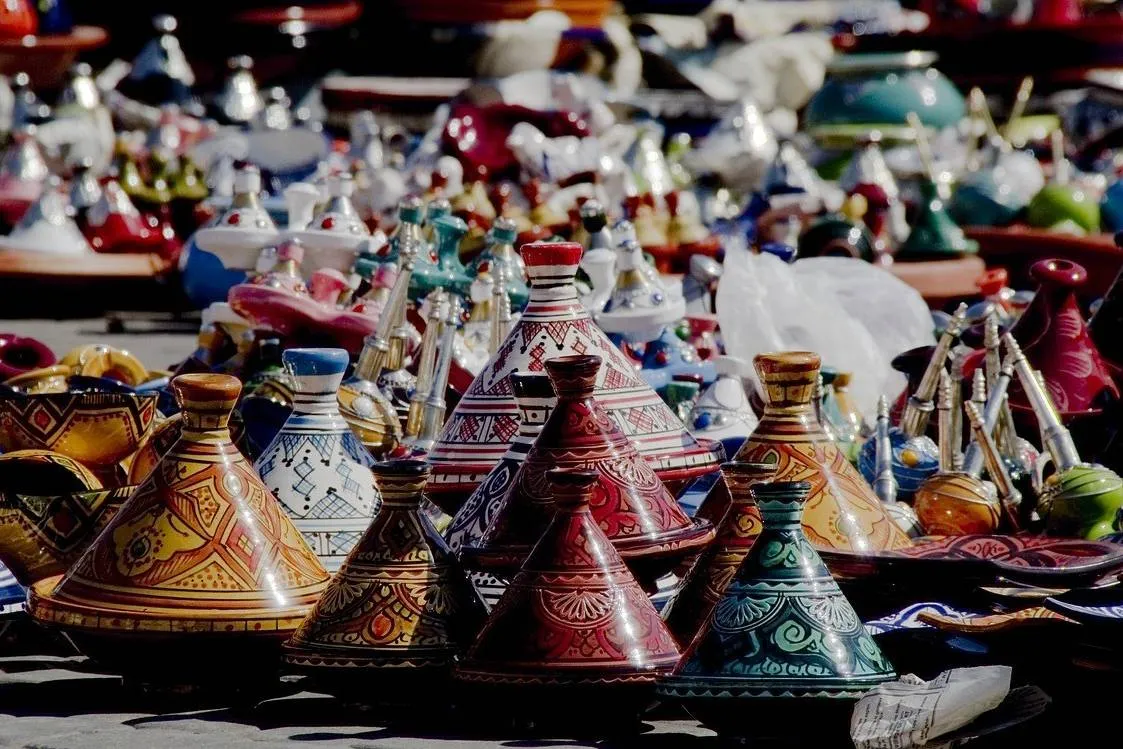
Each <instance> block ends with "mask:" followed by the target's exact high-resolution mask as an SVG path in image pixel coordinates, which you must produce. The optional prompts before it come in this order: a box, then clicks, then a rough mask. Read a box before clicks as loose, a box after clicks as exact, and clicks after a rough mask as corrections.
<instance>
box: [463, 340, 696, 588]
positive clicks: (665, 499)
mask: <svg viewBox="0 0 1123 749" xmlns="http://www.w3.org/2000/svg"><path fill="white" fill-rule="evenodd" d="M600 366H601V359H600V357H598V356H592V355H581V356H563V357H558V358H555V359H548V360H547V361H546V373H547V374H548V375H549V377H550V381H551V382H552V383H553V386H554V390H555V392H556V393H557V395H558V404H557V407H556V408H555V409H554V411H553V413H552V414H551V415H550V417H549V418H548V419H547V420H546V423H545V425H544V426H543V427H542V431H541V433H540V434H539V435H538V438H537V439H536V440H535V442H534V446H533V447H531V449H530V452H529V453H528V454H527V456H526V461H525V462H524V463H523V465H522V466H520V468H519V471H518V474H517V475H516V476H515V479H514V482H513V483H512V486H511V488H510V489H508V491H507V495H506V496H505V497H504V499H503V501H502V503H501V504H500V507H499V509H498V510H497V512H496V514H495V516H494V517H493V518H492V520H491V523H490V524H489V526H488V528H487V531H486V533H485V534H484V537H483V539H482V540H481V541H480V542H479V544H478V545H477V546H474V547H469V548H468V549H466V550H465V552H464V554H465V557H466V560H467V563H468V564H470V565H471V564H473V563H475V564H476V565H477V566H479V567H484V568H493V569H499V570H511V571H513V570H514V569H517V567H518V565H519V564H521V563H522V561H523V560H524V559H526V556H527V554H528V553H529V551H530V548H531V547H532V546H533V545H534V542H535V540H536V539H537V538H538V537H539V536H540V535H541V534H542V532H543V530H544V529H545V528H546V526H547V525H548V524H549V522H550V518H551V517H552V516H553V514H554V509H555V508H554V496H553V492H552V488H551V484H550V481H549V480H548V474H549V473H550V472H551V471H552V470H554V469H559V468H565V469H571V470H588V471H594V472H595V473H596V475H597V483H596V486H595V487H594V491H593V492H592V496H591V498H590V506H591V511H592V514H593V518H594V519H595V520H596V522H597V524H598V525H599V527H600V529H601V531H603V532H604V534H605V535H606V536H607V537H608V539H609V540H611V541H612V543H613V545H614V546H615V547H616V549H617V551H619V552H620V554H621V555H622V556H623V557H624V558H625V559H628V560H629V562H630V563H635V564H639V566H640V568H641V569H642V570H643V573H644V574H642V577H643V581H644V582H645V583H648V582H653V579H649V577H648V575H649V574H655V575H656V576H657V574H658V573H662V572H665V571H666V570H667V569H669V568H670V567H671V566H673V565H674V563H675V562H676V561H678V560H679V559H681V558H682V557H683V556H684V555H687V554H689V553H690V552H691V551H693V550H695V549H697V548H700V547H701V546H704V545H705V544H706V543H707V542H708V541H709V540H710V539H712V538H713V536H714V530H713V527H712V525H711V524H710V523H708V522H705V521H692V520H691V519H690V518H689V517H687V515H686V513H685V512H683V511H682V509H681V508H680V507H679V505H678V503H677V502H676V501H675V498H674V496H673V495H672V494H671V493H670V492H669V491H668V490H667V488H666V487H665V486H664V485H663V483H662V482H661V481H660V480H659V477H658V476H656V475H655V472H654V471H653V470H652V469H651V467H650V466H649V465H648V464H647V462H646V461H644V459H643V458H642V457H640V454H639V451H638V450H636V448H635V446H634V445H633V444H632V443H631V442H630V441H629V440H628V438H627V437H626V436H625V435H624V433H623V432H622V431H620V428H619V427H618V426H617V424H616V422H615V421H613V420H612V418H611V417H610V416H609V415H608V414H607V413H606V412H605V411H604V409H603V408H601V406H600V405H599V404H598V403H597V401H596V400H595V399H594V397H593V391H594V389H595V387H596V378H597V373H598V371H599V370H600ZM656 559H658V560H661V564H657V565H653V562H654V560H656ZM651 566H654V567H656V568H658V573H656V572H655V571H653V570H652V569H650V567H651ZM633 569H635V567H633Z"/></svg>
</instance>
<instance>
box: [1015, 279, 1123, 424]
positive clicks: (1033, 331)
mask: <svg viewBox="0 0 1123 749" xmlns="http://www.w3.org/2000/svg"><path fill="white" fill-rule="evenodd" d="M1030 276H1031V277H1032V278H1033V279H1034V280H1035V281H1037V283H1038V284H1039V286H1038V289H1037V293H1036V294H1035V295H1034V297H1033V301H1032V302H1031V303H1030V305H1029V307H1028V308H1027V309H1026V311H1025V312H1024V313H1023V314H1022V316H1021V317H1020V318H1018V322H1017V323H1015V324H1014V327H1013V328H1011V330H1010V333H1011V334H1012V335H1013V336H1014V338H1016V339H1017V340H1018V341H1019V342H1020V343H1021V346H1022V351H1023V352H1024V353H1025V355H1026V358H1027V359H1029V362H1030V364H1031V365H1032V366H1033V368H1034V369H1036V370H1038V371H1040V372H1041V374H1042V375H1043V376H1044V377H1045V387H1046V388H1047V389H1048V392H1049V395H1050V396H1051V397H1052V399H1053V403H1054V404H1055V405H1056V408H1057V411H1058V412H1059V413H1060V416H1061V419H1062V421H1065V422H1066V423H1068V422H1070V421H1071V420H1072V419H1073V418H1074V417H1076V416H1079V415H1081V414H1085V413H1087V412H1090V411H1098V410H1100V409H1102V408H1103V407H1104V406H1106V405H1107V404H1108V403H1109V402H1112V401H1114V400H1117V399H1118V398H1119V389H1118V388H1117V387H1116V385H1115V383H1114V381H1113V380H1112V378H1111V372H1110V370H1109V369H1108V367H1107V365H1106V364H1105V363H1104V361H1103V358H1102V357H1101V356H1100V352H1099V350H1098V349H1097V348H1096V345H1095V343H1094V342H1093V340H1092V338H1091V336H1090V335H1089V334H1088V328H1087V326H1086V325H1085V323H1084V317H1083V314H1082V313H1081V309H1080V302H1079V300H1078V298H1077V294H1078V293H1080V289H1081V288H1082V287H1083V286H1084V284H1085V283H1086V281H1087V279H1088V273H1087V271H1085V270H1084V268H1083V267H1082V266H1080V265H1078V264H1076V263H1074V262H1072V261H1071V260H1060V259H1054V260H1040V261H1038V262H1036V263H1034V264H1033V266H1032V267H1031V268H1030ZM1011 385H1012V387H1011V392H1010V404H1011V407H1013V408H1014V409H1015V410H1020V411H1022V412H1023V413H1024V412H1027V411H1029V409H1030V406H1029V403H1028V401H1027V399H1026V396H1025V392H1024V390H1023V389H1022V387H1021V386H1020V385H1018V386H1014V384H1013V383H1012V384H1011Z"/></svg>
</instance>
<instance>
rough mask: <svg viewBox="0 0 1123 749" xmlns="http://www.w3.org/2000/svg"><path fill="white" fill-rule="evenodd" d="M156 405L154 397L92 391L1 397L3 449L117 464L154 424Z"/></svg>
mask: <svg viewBox="0 0 1123 749" xmlns="http://www.w3.org/2000/svg"><path fill="white" fill-rule="evenodd" d="M156 401H157V396H156V395H155V394H151V395H135V394H132V393H94V392H83V393H45V394H42V395H28V396H13V397H4V398H0V448H3V449H4V450H5V451H10V450H20V449H33V450H53V451H55V452H59V453H62V454H63V455H66V456H67V457H70V458H73V459H74V460H77V461H79V462H81V463H83V464H85V465H87V466H94V467H100V466H110V465H114V464H117V463H120V462H121V461H122V460H124V459H125V458H127V457H129V456H130V455H132V454H133V453H135V452H136V451H137V448H138V447H139V446H140V443H141V442H142V441H143V440H144V438H145V437H146V436H147V435H148V432H149V431H150V430H151V429H152V427H153V426H154V425H155V423H156V413H157V409H156Z"/></svg>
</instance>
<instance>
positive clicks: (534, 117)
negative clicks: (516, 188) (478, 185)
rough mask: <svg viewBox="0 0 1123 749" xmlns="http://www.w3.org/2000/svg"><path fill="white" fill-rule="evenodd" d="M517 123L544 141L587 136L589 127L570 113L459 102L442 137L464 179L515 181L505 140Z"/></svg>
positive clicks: (515, 164) (516, 167)
mask: <svg viewBox="0 0 1123 749" xmlns="http://www.w3.org/2000/svg"><path fill="white" fill-rule="evenodd" d="M519 122H528V123H530V124H531V125H534V127H536V128H538V129H539V130H541V131H542V132H543V133H544V134H545V135H546V137H547V138H557V137H561V136H563V135H576V136H585V135H588V134H589V126H588V124H587V123H586V122H585V121H584V120H583V119H581V117H580V116H578V115H577V114H575V113H573V112H562V111H554V112H540V111H536V110H533V109H528V108H527V107H523V106H518V105H515V104H502V103H499V104H488V105H486V106H478V105H476V104H472V103H470V102H467V101H462V102H459V103H457V104H454V105H453V107H452V111H451V113H450V115H449V118H448V122H447V123H445V127H444V132H443V133H442V137H443V139H444V143H445V146H446V147H447V148H449V149H451V151H452V152H453V153H455V154H456V155H457V156H458V157H459V158H460V161H461V162H462V163H463V164H464V174H465V178H466V179H469V180H472V179H489V180H495V179H501V178H503V177H509V178H512V179H516V178H517V177H518V175H519V162H518V159H516V158H515V154H514V153H513V152H512V151H511V149H510V148H509V147H508V146H507V137H508V136H509V135H510V134H511V128H513V127H514V126H515V125H516V124H517V123H519Z"/></svg>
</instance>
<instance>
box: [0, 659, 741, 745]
mask: <svg viewBox="0 0 1123 749" xmlns="http://www.w3.org/2000/svg"><path fill="white" fill-rule="evenodd" d="M298 690H299V687H296V686H293V687H292V691H293V692H294V693H293V694H291V695H286V696H284V697H279V698H275V699H271V700H267V701H264V702H261V703H258V704H256V705H252V706H246V707H241V708H230V707H212V708H196V709H182V710H178V709H174V708H172V709H171V710H170V711H168V710H166V709H165V710H155V709H152V708H151V707H146V706H145V705H144V698H143V697H142V696H140V695H137V694H135V693H134V692H131V691H129V690H127V689H125V688H124V687H123V685H122V683H121V681H120V679H117V678H115V677H112V676H106V675H102V674H98V673H97V672H96V670H95V669H94V667H93V666H92V665H91V664H90V663H89V662H87V661H85V660H84V659H82V658H79V657H63V656H48V655H33V656H16V657H7V658H5V657H0V746H2V747H22V748H23V749H105V748H106V747H114V749H142V748H143V749H149V748H150V747H159V749H181V748H182V749H274V748H276V749H280V748H281V747H287V748H290V749H291V747H301V746H302V747H306V749H311V748H314V749H375V748H377V749H484V748H485V747H488V748H490V747H606V748H609V749H616V748H619V749H624V748H625V747H627V748H628V749H708V748H709V747H715V746H718V745H719V740H718V739H717V738H716V737H714V735H713V733H711V732H710V731H707V730H705V729H703V728H701V727H699V726H698V725H697V724H696V723H694V722H693V721H690V720H687V719H685V718H684V719H682V720H659V721H652V722H649V723H644V724H642V726H641V727H640V729H639V730H640V733H638V734H633V735H629V736H622V737H621V738H619V739H609V740H603V741H598V740H596V739H590V740H584V741H582V740H573V739H567V738H559V739H556V740H554V739H550V738H543V737H538V736H536V737H533V738H531V737H526V736H517V735H512V736H481V737H476V738H462V737H461V736H460V735H458V734H459V733H460V732H458V731H457V730H456V729H455V728H450V727H448V726H443V725H440V723H439V722H438V721H434V720H420V721H414V722H413V723H412V724H407V723H397V724H394V723H388V722H387V721H386V719H385V717H383V716H377V715H374V714H371V713H369V712H368V711H364V710H363V709H360V708H357V707H349V706H346V705H343V704H342V703H341V702H339V701H338V700H336V699H335V698H332V697H329V696H327V695H322V694H315V693H311V692H300V691H298Z"/></svg>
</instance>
